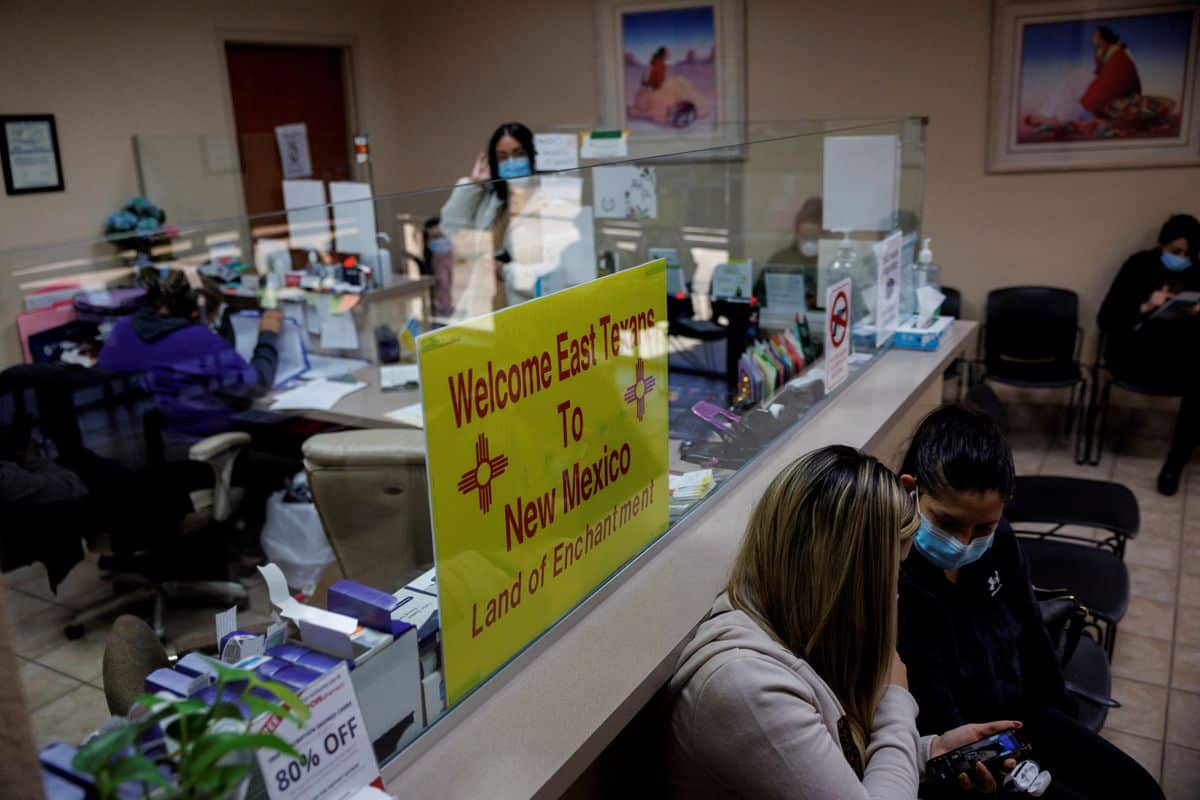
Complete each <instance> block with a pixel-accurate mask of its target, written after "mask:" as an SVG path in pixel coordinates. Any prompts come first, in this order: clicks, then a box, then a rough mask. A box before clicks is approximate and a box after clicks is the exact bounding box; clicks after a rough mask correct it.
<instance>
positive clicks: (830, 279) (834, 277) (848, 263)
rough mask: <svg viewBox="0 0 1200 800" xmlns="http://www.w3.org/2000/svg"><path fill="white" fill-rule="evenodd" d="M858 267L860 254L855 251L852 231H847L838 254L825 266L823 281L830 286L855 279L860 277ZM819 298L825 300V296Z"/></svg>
mask: <svg viewBox="0 0 1200 800" xmlns="http://www.w3.org/2000/svg"><path fill="white" fill-rule="evenodd" d="M857 269H858V256H857V255H855V253H854V242H852V241H850V232H849V231H847V232H845V233H844V234H843V235H842V241H841V243H840V244H839V245H838V251H837V255H835V256H834V257H833V261H831V262H829V266H827V267H826V268H825V280H824V281H823V282H822V283H823V284H824V286H825V288H828V287H830V286H833V285H834V284H835V283H837V282H838V281H840V280H844V279H846V278H849V279H850V280H854V279H855V278H857V277H858V276H857V275H856V274H855V270H857ZM817 300H818V301H819V302H821V303H824V302H825V298H824V297H819V298H817Z"/></svg>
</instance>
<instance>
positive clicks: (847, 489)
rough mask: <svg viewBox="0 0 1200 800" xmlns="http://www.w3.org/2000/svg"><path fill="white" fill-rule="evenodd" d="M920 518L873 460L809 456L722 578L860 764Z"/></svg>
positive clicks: (774, 491)
mask: <svg viewBox="0 0 1200 800" xmlns="http://www.w3.org/2000/svg"><path fill="white" fill-rule="evenodd" d="M918 521H919V518H918V516H917V514H916V505H915V502H914V500H913V498H912V497H911V496H910V495H909V493H908V492H906V491H905V490H904V488H903V487H902V486H901V485H900V480H899V479H898V478H897V477H896V475H895V474H894V473H892V471H891V470H889V469H888V468H887V467H885V466H884V465H883V464H881V463H879V461H877V460H876V459H874V458H872V457H871V456H868V455H864V454H862V453H860V452H858V451H857V450H855V449H853V448H851V447H841V446H834V447H826V448H824V449H821V450H816V451H814V452H812V453H809V454H808V455H805V456H803V457H801V458H799V459H797V460H796V461H794V462H792V464H790V465H789V466H788V467H787V468H786V469H784V470H783V471H782V472H781V473H780V474H779V475H778V476H776V477H775V480H773V481H772V482H771V485H770V486H768V487H767V491H766V493H765V494H764V495H763V496H762V499H761V500H759V502H758V506H757V507H755V509H754V513H753V514H752V515H751V517H750V522H749V524H748V525H747V527H746V538H745V540H744V541H743V542H742V547H741V551H740V552H739V553H738V557H737V561H736V562H735V564H734V566H733V575H732V577H731V578H730V581H729V588H728V592H729V599H730V602H731V603H732V604H733V606H734V607H735V608H737V609H739V610H741V611H744V612H745V613H747V614H749V615H750V616H751V617H753V618H754V619H755V620H756V621H758V623H759V624H760V625H762V626H763V627H764V628H765V629H766V630H767V631H768V632H770V633H771V634H772V635H773V636H774V637H775V638H776V639H778V640H779V642H780V643H782V644H783V645H784V646H785V647H787V648H788V649H789V650H791V651H792V652H793V653H795V654H796V655H797V656H799V657H801V658H803V659H804V660H805V661H807V662H808V663H809V664H810V665H811V666H812V668H813V669H814V670H816V672H817V674H818V675H820V676H821V678H822V679H823V680H824V681H825V682H826V683H827V684H829V686H830V687H831V688H832V689H833V691H834V693H835V694H836V695H837V698H838V700H840V701H841V703H842V706H843V707H844V708H845V710H846V716H847V717H848V719H849V722H850V730H851V734H852V736H853V737H854V741H855V744H856V745H857V747H858V749H859V756H860V758H863V759H864V761H865V750H866V743H867V732H868V731H870V730H871V720H872V719H873V718H874V716H875V708H876V706H877V705H878V704H879V699H880V697H881V695H882V693H883V689H884V688H885V685H886V681H887V679H888V675H889V673H890V671H891V664H892V653H893V651H894V650H895V648H896V597H897V592H898V584H899V567H900V551H901V545H902V542H903V541H905V540H907V539H908V538H909V537H911V536H912V535H913V533H915V532H916V528H917V524H918Z"/></svg>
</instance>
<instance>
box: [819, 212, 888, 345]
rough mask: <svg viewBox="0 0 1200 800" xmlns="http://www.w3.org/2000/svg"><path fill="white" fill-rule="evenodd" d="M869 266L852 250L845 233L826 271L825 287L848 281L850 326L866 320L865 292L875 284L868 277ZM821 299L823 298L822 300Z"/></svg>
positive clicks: (867, 309)
mask: <svg viewBox="0 0 1200 800" xmlns="http://www.w3.org/2000/svg"><path fill="white" fill-rule="evenodd" d="M870 266H871V265H870V264H865V263H863V260H862V259H861V258H859V256H858V253H857V251H856V250H855V248H854V242H853V241H852V240H851V239H850V232H849V231H846V232H844V233H843V235H842V241H841V243H840V244H839V245H838V251H837V255H836V256H834V259H833V261H832V262H830V264H829V268H828V270H827V278H826V281H825V286H826V287H829V286H832V285H833V284H835V283H837V282H838V281H840V280H844V279H845V278H849V279H850V284H851V291H850V300H851V308H850V313H851V319H852V324H858V323H859V322H862V321H864V320H866V318H867V316H868V314H870V309H869V308H868V307H867V305H866V299H865V298H866V294H865V293H866V292H868V291H870V290H871V288H872V286H874V284H875V280H874V276H873V275H872V276H870V277H868V275H867V272H868V271H871V272H873V270H868V269H867V268H868V267H870ZM822 299H823V298H822Z"/></svg>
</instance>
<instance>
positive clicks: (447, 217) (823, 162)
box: [0, 118, 924, 761]
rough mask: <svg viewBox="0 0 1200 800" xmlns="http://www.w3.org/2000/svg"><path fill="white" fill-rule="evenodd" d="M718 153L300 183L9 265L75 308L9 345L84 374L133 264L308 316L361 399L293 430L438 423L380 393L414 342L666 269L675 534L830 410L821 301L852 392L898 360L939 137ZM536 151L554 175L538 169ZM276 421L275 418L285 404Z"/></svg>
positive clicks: (725, 148)
mask: <svg viewBox="0 0 1200 800" xmlns="http://www.w3.org/2000/svg"><path fill="white" fill-rule="evenodd" d="M718 141H719V142H720V144H719V145H718V146H715V147H711V148H704V149H701V150H693V151H689V152H674V153H672V152H649V153H645V152H639V151H638V147H637V142H636V140H635V141H633V142H631V143H630V151H629V153H630V155H628V156H624V157H618V158H608V159H599V160H592V159H584V161H583V162H582V163H581V165H580V166H579V167H577V168H574V169H564V170H560V171H555V172H541V173H535V174H533V175H530V176H527V177H526V176H518V175H515V174H514V173H511V172H509V173H508V174H509V175H510V177H509V179H508V180H496V181H490V182H485V183H468V184H463V185H458V186H454V187H446V188H441V189H431V190H423V191H418V192H410V193H405V194H400V195H389V196H374V197H373V196H371V195H370V193H369V191H368V190H366V189H364V186H365V185H362V184H359V185H357V186H356V185H355V184H353V183H352V182H342V183H341V184H339V185H337V186H336V188H335V186H334V185H332V184H330V185H326V184H323V183H322V182H319V181H317V182H310V181H300V182H288V183H290V184H292V185H285V186H284V187H283V193H284V196H285V201H286V205H287V206H288V208H286V209H283V210H280V211H277V212H273V213H271V214H264V215H254V216H249V217H238V216H232V217H228V218H224V219H220V220H216V221H212V222H207V223H202V224H195V225H188V226H183V227H181V228H179V229H168V230H149V231H142V232H140V233H138V234H136V235H128V236H124V237H122V236H113V237H109V238H108V239H102V240H95V241H87V242H76V243H64V244H61V245H55V246H50V247H44V248H36V249H25V250H9V251H0V275H3V276H4V279H5V280H6V281H7V284H6V285H5V291H4V292H3V297H4V298H5V299H4V304H5V311H6V312H7V314H8V319H13V318H14V317H15V316H16V315H17V314H18V313H23V314H24V316H23V319H28V318H29V317H30V315H36V314H37V313H38V311H39V310H44V309H46V308H56V306H54V305H53V303H54V301H55V300H59V301H62V300H63V299H64V298H65V299H67V300H73V302H74V307H75V309H74V310H75V313H70V312H63V316H64V320H65V318H66V317H70V318H71V319H70V320H69V321H67V322H64V323H63V324H64V325H67V324H73V325H75V326H76V328H75V329H73V330H71V331H69V332H67V333H65V334H64V335H63V336H61V337H59V338H55V337H54V336H52V335H47V334H46V332H45V330H46V329H44V328H39V326H37V325H31V326H26V325H19V326H18V328H19V330H13V328H12V327H11V326H10V329H9V331H8V332H7V334H6V336H7V337H8V338H9V340H10V344H9V347H10V349H9V350H7V351H6V352H12V351H13V350H15V347H14V346H13V345H14V344H15V342H16V341H20V342H21V343H22V347H23V348H24V349H23V350H22V351H19V352H23V353H24V354H25V356H26V357H27V358H32V359H34V360H53V359H58V358H64V357H69V358H70V359H73V360H76V361H79V362H81V363H87V362H88V360H89V359H90V358H92V357H94V355H95V352H96V350H97V349H98V348H99V347H102V344H103V337H104V335H105V333H106V330H107V328H108V327H110V326H111V324H112V319H113V317H111V316H108V315H104V314H101V315H99V316H94V317H88V316H87V315H86V314H83V313H79V312H80V310H81V309H83V308H84V306H85V305H87V304H86V303H85V304H83V305H81V304H80V303H79V302H78V300H77V299H75V298H74V297H73V296H74V295H75V294H76V293H77V292H80V291H87V290H96V291H99V295H93V296H91V297H90V300H89V301H88V302H89V303H90V304H91V305H96V304H103V302H104V301H106V300H108V299H110V298H111V295H112V294H113V293H112V292H111V289H113V288H116V287H121V286H132V285H133V284H134V278H135V272H136V270H137V269H138V268H139V267H144V266H147V265H150V266H154V267H157V268H159V269H178V270H183V271H185V272H186V273H187V274H188V276H189V279H190V281H191V282H192V284H193V285H194V286H196V287H197V288H201V289H203V290H204V294H205V296H206V297H207V298H208V310H209V311H210V312H212V311H213V307H212V306H216V305H221V304H224V305H225V306H228V307H229V308H231V309H233V310H235V311H237V310H252V309H254V308H257V307H260V306H262V305H264V304H268V305H270V304H278V305H279V306H280V307H281V308H282V309H283V310H284V311H285V313H286V314H287V315H288V316H291V317H294V318H295V319H296V321H297V326H298V328H299V330H300V331H301V332H302V334H303V339H304V344H305V347H306V348H307V351H308V353H309V358H310V364H315V365H317V366H316V367H313V368H312V369H310V372H309V373H306V374H304V375H302V376H301V378H302V379H306V378H318V379H320V378H324V379H329V378H341V377H342V375H341V374H340V373H339V370H340V371H341V373H349V375H350V378H349V380H351V381H355V380H357V381H360V382H362V383H363V384H365V387H364V388H360V389H358V390H357V391H356V392H355V393H352V394H349V395H347V396H346V397H345V398H344V399H341V400H339V401H337V403H335V404H333V405H331V406H329V407H324V408H317V409H312V410H311V411H309V410H305V409H299V410H293V411H289V412H288V413H289V414H297V415H300V416H309V417H311V418H313V419H316V420H320V421H323V422H325V423H328V424H332V425H338V426H342V427H366V428H371V427H377V428H383V427H397V426H406V425H408V426H411V425H420V424H421V417H420V413H419V411H417V410H416V409H417V408H418V406H417V404H418V403H419V400H420V392H419V390H417V389H414V388H412V387H407V386H405V385H403V384H401V385H398V386H395V385H385V384H387V383H388V380H389V379H388V378H387V377H386V373H383V372H381V371H380V369H379V366H378V365H379V364H381V363H386V362H392V361H397V360H399V361H401V362H404V361H411V360H413V358H414V357H415V352H414V347H413V344H412V341H411V340H410V339H408V337H407V333H410V332H415V333H427V332H430V331H435V330H437V329H439V328H442V327H445V326H451V325H455V324H458V323H462V322H464V321H466V320H470V319H473V318H476V317H478V316H479V315H484V314H490V313H492V312H494V311H496V310H498V309H502V308H507V307H511V306H514V305H520V304H524V303H531V302H532V303H536V302H538V301H539V299H540V298H543V297H547V296H549V295H552V294H555V293H557V292H561V291H564V290H566V289H569V288H571V287H575V286H579V285H581V284H585V283H589V282H591V281H593V280H596V279H597V278H599V277H603V276H606V275H609V274H613V273H618V272H622V271H624V270H627V269H629V268H631V267H635V266H638V265H642V264H644V263H646V262H648V261H652V260H655V259H664V261H665V271H666V293H667V297H666V298H665V301H666V302H665V304H664V308H665V311H666V324H665V326H663V330H664V333H665V342H666V346H667V349H668V361H667V364H668V369H669V372H668V376H667V383H668V386H667V387H665V388H666V390H667V395H668V424H667V437H668V442H667V443H666V447H667V452H668V455H669V469H670V472H671V479H670V483H671V488H672V492H671V498H670V503H669V505H670V513H669V520H670V524H671V525H674V524H676V523H677V522H678V521H679V520H680V519H681V518H683V517H685V516H686V515H687V514H689V513H692V512H694V511H696V510H697V509H699V508H702V507H703V505H704V503H705V501H706V499H708V498H710V497H711V496H712V494H713V492H715V491H718V490H719V488H720V486H721V484H722V483H723V482H724V481H725V480H727V479H728V478H729V477H730V476H731V475H733V474H734V473H736V472H737V471H738V470H740V469H745V468H747V466H748V465H750V464H751V463H752V462H753V461H754V459H755V458H756V456H757V455H758V454H759V453H761V452H762V451H763V450H765V449H766V448H767V447H768V446H769V445H770V444H771V442H773V441H775V440H776V439H778V438H779V437H780V436H783V435H787V432H788V430H789V429H790V428H791V427H792V426H794V425H800V424H803V422H804V419H805V418H806V417H807V416H808V415H810V414H811V413H812V411H813V410H814V409H816V408H818V407H820V406H821V404H823V403H825V402H829V401H830V397H832V396H835V395H836V392H833V393H830V392H827V391H826V390H825V373H824V371H823V360H822V352H821V351H822V347H823V343H824V336H823V334H824V331H825V322H826V319H825V308H824V306H825V293H826V291H827V289H828V288H829V286H831V285H832V284H833V283H835V282H836V281H838V280H840V279H841V278H843V277H845V276H849V277H850V278H851V279H852V281H853V286H854V292H853V294H854V299H853V303H852V305H853V311H854V313H853V317H854V319H855V321H856V324H855V326H854V330H853V337H852V341H853V348H854V354H853V355H852V356H851V358H850V372H851V379H853V376H854V375H855V374H857V373H860V372H861V371H862V370H863V369H866V368H867V367H868V366H869V365H870V363H871V362H872V360H873V359H875V358H876V357H877V355H878V354H879V353H880V352H881V348H880V347H877V341H882V340H883V339H884V338H885V337H878V338H877V337H876V336H875V335H874V332H873V329H872V328H871V327H870V324H871V322H872V321H873V320H872V315H873V314H874V312H875V307H874V302H875V301H874V299H873V298H874V297H875V296H876V295H875V294H874V293H873V291H872V289H873V287H874V285H875V281H876V277H875V276H876V270H877V263H876V255H877V252H878V249H877V248H876V247H875V245H877V244H878V243H880V242H881V241H882V240H883V239H884V238H885V237H888V236H889V235H894V234H895V233H897V232H898V233H899V236H900V237H901V241H902V246H901V252H902V258H901V265H902V266H901V271H900V291H901V301H900V315H901V318H902V319H903V318H904V317H905V316H907V315H908V314H910V313H911V311H912V306H913V289H912V269H911V267H912V261H913V260H914V256H915V253H916V250H917V237H918V236H919V231H920V226H921V207H922V191H923V175H924V122H923V120H920V119H916V118H907V119H898V120H887V121H881V122H856V123H834V122H822V123H799V122H796V123H769V124H762V125H755V124H751V125H748V126H739V127H738V128H737V129H735V130H731V131H729V132H722V133H721V137H719V139H718ZM192 143H193V144H194V142H192ZM160 144H161V143H160ZM190 147H191V145H189V148H190ZM189 153H190V155H189V156H188V158H189V159H192V160H194V161H196V164H195V165H191V166H189V165H188V164H178V165H177V166H178V169H180V170H187V169H193V167H194V168H195V169H199V170H201V171H203V170H204V169H207V167H206V166H205V165H206V164H207V163H208V161H206V159H208V160H215V161H220V158H222V157H223V156H222V154H221V153H220V152H218V151H213V152H211V153H209V152H207V151H198V152H196V153H191V152H190V150H189ZM160 155H161V154H160ZM226 155H228V154H226ZM526 155H530V156H533V158H532V164H533V166H534V167H535V168H536V163H537V162H536V154H526ZM157 160H158V161H162V162H165V163H168V164H169V163H171V162H172V161H173V160H174V159H172V158H165V159H164V158H159V159H157ZM505 169H506V170H508V169H509V168H507V167H506V168H505ZM193 171H195V170H194V169H193ZM217 172H219V170H218V171H217ZM518 172H519V170H518ZM228 177H229V176H228V175H225V176H224V177H222V176H221V175H220V174H214V175H213V176H212V178H213V181H214V182H215V184H220V186H219V187H218V190H217V191H215V192H214V195H213V196H214V197H217V195H218V194H220V195H221V197H220V198H218V199H215V200H214V203H217V204H218V205H220V204H223V203H226V202H227V201H228V200H229V196H232V197H235V198H236V192H235V190H234V188H233V187H231V186H229V185H225V184H226V183H228ZM146 179H147V181H149V180H150V176H147V178H146ZM222 181H225V183H222ZM314 184H317V185H314ZM893 241H894V240H893ZM26 312H27V313H26ZM579 313H580V314H581V315H587V314H590V309H585V308H581V309H579ZM864 323H865V326H864ZM35 328H37V329H38V330H37V331H36V332H31V331H34V329H35ZM55 329H56V328H55ZM30 339H33V340H34V341H33V342H32V344H33V345H34V346H32V347H31V346H30V344H31V342H30ZM883 347H886V343H885V344H884V345H883ZM322 359H324V360H322ZM339 359H341V360H340V361H339ZM12 360H14V359H12V358H10V359H9V361H12ZM322 365H324V366H322ZM318 367H320V368H319V369H318ZM286 388H287V387H284V389H286ZM277 391H278V390H277ZM261 402H262V404H263V407H264V408H269V407H270V399H269V398H267V399H266V400H264V401H261ZM397 469H399V467H397ZM422 480H423V477H422ZM319 502H320V497H319V496H318V503H319ZM464 502H465V501H464ZM323 516H324V517H325V518H326V525H327V533H328V535H329V537H330V539H331V542H332V544H333V546H334V550H335V551H336V553H337V555H338V562H339V566H340V568H341V572H342V574H343V575H344V576H345V577H348V578H351V579H353V580H356V581H359V582H361V583H365V584H367V585H370V586H373V587H374V588H378V589H382V590H385V591H387V592H397V591H404V587H405V586H406V585H409V584H410V583H411V582H412V581H413V580H414V579H417V580H418V581H421V580H423V581H424V582H425V583H424V589H422V587H421V586H415V587H412V588H415V590H416V591H418V593H419V592H421V591H423V590H424V591H428V590H429V589H431V588H432V587H431V585H430V583H429V580H430V579H429V577H428V575H425V577H423V578H419V577H418V576H422V574H423V573H425V572H426V570H427V569H428V568H430V567H432V566H433V565H432V563H430V561H431V558H432V552H433V548H432V546H431V544H430V542H429V539H430V536H431V531H430V530H429V521H428V518H427V517H422V516H421V515H420V514H416V515H415V516H414V517H413V518H412V519H411V520H408V519H406V520H398V521H397V522H396V524H395V525H393V526H392V527H390V528H388V529H387V531H386V532H384V533H378V532H377V533H376V534H372V536H374V538H371V539H369V540H364V539H362V538H360V539H357V540H355V541H351V539H352V538H353V537H345V536H344V534H342V533H341V532H335V531H334V530H333V529H332V527H333V526H332V518H331V516H330V515H327V514H323ZM366 527H370V526H369V525H366ZM665 530H666V529H664V530H663V531H660V532H659V535H661V533H665ZM413 540H415V541H416V544H415V545H413V544H412V541H413ZM636 560H637V555H636V553H635V554H634V555H633V556H632V557H631V558H630V559H629V560H628V561H627V562H625V563H624V564H623V565H622V566H621V567H618V569H632V568H636ZM606 577H607V576H606ZM603 582H604V581H598V582H597V584H596V587H593V588H598V587H599V586H600V585H601V584H602V583H603ZM434 586H436V584H434ZM293 588H306V587H293ZM307 588H311V587H307ZM433 591H435V592H436V588H433ZM570 614H571V612H570V611H568V612H567V613H566V615H565V616H564V617H563V618H561V619H559V620H557V621H556V622H555V623H554V624H560V623H561V622H562V620H563V619H569V618H570ZM550 627H552V626H550ZM545 630H549V627H547V628H545ZM544 632H545V631H544V630H540V631H539V633H544ZM535 638H536V637H535ZM440 658H441V657H440V654H439V653H438V652H437V651H436V649H435V650H434V651H433V652H432V653H428V652H427V653H425V654H424V655H423V657H422V666H421V669H422V676H423V678H424V679H428V678H429V677H430V676H432V675H436V674H438V673H439V671H440V668H441V664H440ZM500 669H503V667H500ZM488 677H489V676H488V675H480V676H479V680H478V681H477V683H476V685H475V688H474V690H475V691H478V689H479V687H480V686H485V685H486V679H487V678H488ZM435 682H436V681H435ZM425 688H426V689H427V691H425V693H424V695H423V699H422V701H421V706H420V708H418V709H417V714H416V716H415V718H414V719H413V720H411V721H410V722H409V723H408V724H406V725H403V726H401V725H400V722H399V721H397V722H396V724H395V725H389V726H384V727H383V728H381V729H376V730H373V731H372V736H373V738H374V739H375V740H376V747H377V752H378V754H379V755H380V757H381V761H384V760H386V759H387V758H390V757H391V756H392V755H394V754H395V753H396V752H398V751H399V750H400V749H401V748H403V747H404V746H405V745H407V744H408V743H409V742H411V741H412V740H413V739H414V738H415V737H416V736H417V735H418V734H419V733H420V731H422V730H424V729H425V728H427V727H428V726H429V725H432V724H436V722H437V719H438V717H439V716H440V715H441V714H443V713H444V711H445V710H444V709H442V708H439V707H438V705H439V704H438V692H437V691H436V689H434V690H433V691H432V693H431V692H430V691H429V690H428V686H426V687H425Z"/></svg>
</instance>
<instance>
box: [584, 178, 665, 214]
mask: <svg viewBox="0 0 1200 800" xmlns="http://www.w3.org/2000/svg"><path fill="white" fill-rule="evenodd" d="M592 201H593V205H594V206H595V209H596V218H597V219H639V220H645V219H657V218H658V176H657V175H656V174H655V172H654V167H635V166H628V165H621V166H616V167H595V168H593V169H592Z"/></svg>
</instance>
